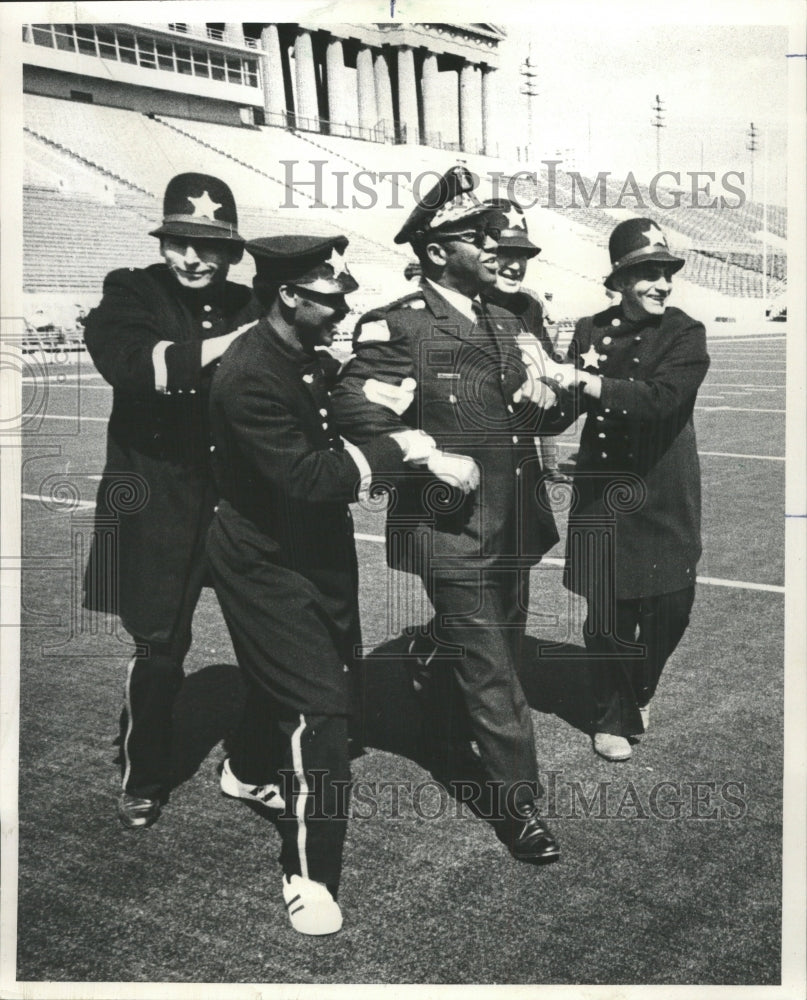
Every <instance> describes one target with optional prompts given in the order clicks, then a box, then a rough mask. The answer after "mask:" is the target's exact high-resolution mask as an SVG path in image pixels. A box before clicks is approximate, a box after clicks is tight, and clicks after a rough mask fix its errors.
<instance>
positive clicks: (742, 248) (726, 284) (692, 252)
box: [23, 94, 787, 319]
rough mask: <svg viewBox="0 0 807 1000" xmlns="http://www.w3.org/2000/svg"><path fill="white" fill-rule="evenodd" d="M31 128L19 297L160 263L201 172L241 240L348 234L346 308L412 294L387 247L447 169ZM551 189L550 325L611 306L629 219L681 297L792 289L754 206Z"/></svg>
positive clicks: (84, 115)
mask: <svg viewBox="0 0 807 1000" xmlns="http://www.w3.org/2000/svg"><path fill="white" fill-rule="evenodd" d="M24 127H25V131H26V137H25V157H26V166H25V173H24V234H23V235H24V290H25V293H26V294H27V295H29V296H35V295H46V294H47V295H50V296H57V295H58V294H61V293H63V294H64V295H65V296H68V297H71V296H72V297H73V298H75V296H76V295H77V294H78V293H83V294H84V295H85V297H86V296H87V295H90V294H92V293H95V294H100V288H101V282H102V280H103V277H104V275H105V274H106V273H107V272H108V271H109V270H110V269H111V268H113V267H116V266H123V265H127V266H141V265H143V264H146V263H148V262H151V261H153V260H154V259H155V245H154V241H153V240H152V239H151V238H150V237H148V235H147V233H148V228H149V226H150V225H151V224H152V223H154V222H155V221H156V220H157V219H158V218H159V215H160V211H161V204H160V199H161V197H162V192H163V190H164V188H165V185H166V183H167V182H168V180H169V179H170V177H172V176H173V175H174V174H176V173H178V172H181V171H182V170H186V169H197V170H204V171H206V172H209V173H212V174H217V175H220V176H222V177H225V178H226V179H227V182H228V183H229V184H230V185H231V187H232V188H233V191H234V192H235V195H236V199H237V202H238V204H239V207H240V212H241V220H242V222H241V230H242V232H243V233H244V235H245V236H246V237H247V238H254V237H257V236H263V235H272V234H278V233H281V232H297V231H300V230H302V229H309V230H310V228H311V226H312V224H315V225H316V227H317V228H318V229H320V231H322V232H323V233H330V232H334V231H340V232H344V233H346V235H348V237H349V238H350V240H351V250H350V259H351V262H352V266H353V269H354V271H355V272H356V274H357V277H358V279H359V281H360V282H361V285H362V288H361V291H360V292H359V293H358V294H357V296H356V297H355V298H356V301H355V303H354V305H355V306H356V308H357V309H361V308H366V307H368V306H371V305H374V304H376V303H377V302H378V301H380V300H389V299H390V298H392V297H393V296H395V295H398V294H404V293H405V292H406V291H407V290H409V289H410V288H411V285H409V284H408V283H407V282H406V280H405V279H404V277H403V270H404V267H405V265H406V263H407V262H408V261H409V260H411V253H410V252H409V250H408V248H401V247H397V246H395V245H394V244H393V243H392V235H393V234H394V233H395V232H396V231H397V229H398V227H399V226H400V223H401V221H402V220H403V218H404V217H405V214H406V213H407V212H408V211H409V207H411V201H412V197H413V190H412V189H413V187H414V188H415V189H417V188H418V183H417V180H416V178H417V177H418V175H423V177H424V180H423V181H422V183H421V185H420V187H421V193H423V192H424V191H425V190H427V189H428V186H430V183H433V180H432V175H433V172H435V171H440V172H441V171H442V170H444V169H445V168H446V166H447V165H448V163H447V162H446V161H447V158H449V157H450V156H451V154H449V153H447V152H445V151H437V150H432V149H429V148H428V147H425V146H399V145H385V144H378V143H369V142H364V141H361V140H357V139H350V138H344V137H338V136H326V135H320V134H317V133H302V132H295V131H293V130H290V129H285V128H280V127H272V126H262V127H258V126H250V125H244V126H241V127H238V126H230V125H222V124H214V123H210V122H203V121H199V120H196V119H194V120H189V119H182V118H177V117H171V116H166V115H153V114H142V113H138V112H135V111H131V110H125V109H121V108H112V107H105V106H100V105H86V104H81V103H77V102H66V101H63V100H58V99H55V98H49V97H42V96H38V95H33V94H26V95H25V96H24ZM283 161H286V165H284V162H283ZM316 161H320V166H317V165H316ZM323 161H324V162H323ZM462 161H463V162H464V163H466V164H467V165H468V166H469V167H470V168H471V169H472V170H474V171H476V172H477V173H478V174H479V175H480V176H482V177H489V176H490V175H491V174H498V175H499V176H500V177H508V176H510V175H511V174H513V173H515V172H517V170H519V169H523V165H518V164H508V163H506V162H504V161H501V160H497V159H493V158H489V157H483V156H478V155H466V154H462ZM288 164H291V166H288ZM359 171H367V172H368V175H369V178H370V179H369V180H368V176H365V177H364V184H365V190H362V189H361V188H360V187H359V186H354V184H355V180H354V179H355V178H356V176H357V173H358V172H359ZM385 171H386V172H392V171H399V172H400V171H405V172H406V173H407V174H408V177H404V176H401V175H400V174H398V176H396V177H394V178H393V177H391V176H387V177H384V176H383V174H384V172H385ZM318 172H319V177H320V180H321V184H320V186H319V187H318V188H315V187H314V185H313V184H312V183H311V182H312V181H313V180H314V178H315V177H316V176H317V173H318ZM547 180H548V178H547V175H546V171H545V170H544V173H543V174H542V176H541V177H540V178H539V186H538V194H539V198H541V200H542V207H540V208H534V209H531V210H528V218H530V224H531V226H535V227H536V230H535V231H536V232H539V233H545V234H546V238H545V239H542V245H543V246H544V252H543V254H542V256H541V258H540V266H541V268H542V271H541V275H540V280H541V282H542V285H543V287H544V288H545V289H546V288H551V289H553V290H556V292H557V294H556V295H555V312H556V317H555V318H557V319H567V318H572V317H574V316H576V315H580V314H581V313H582V312H584V311H587V310H589V309H593V308H599V306H600V305H603V304H604V299H603V296H602V288H601V284H600V282H601V278H602V276H601V274H600V272H601V271H603V269H604V266H605V261H606V260H607V257H606V255H605V253H604V250H605V248H606V247H607V240H608V235H609V234H610V232H611V230H612V229H613V227H614V225H615V224H616V223H617V222H618V221H619V220H620V219H621V218H624V217H626V215H627V214H636V215H645V216H648V217H650V218H653V219H655V220H656V221H657V222H658V223H659V225H661V226H663V227H664V229H665V231H666V232H667V233H668V236H669V238H670V240H671V243H672V244H673V246H674V247H676V248H677V249H678V250H679V251H680V252H682V253H683V254H684V255H685V256H686V258H687V269H686V274H685V278H686V281H688V282H691V283H694V284H696V285H700V286H701V287H703V288H704V289H709V290H711V291H713V292H715V293H717V294H718V295H721V296H728V297H734V298H750V299H753V298H760V297H761V296H763V294H764V295H766V296H767V298H774V297H776V296H778V295H780V294H781V293H782V292H783V290H784V288H785V287H786V280H787V258H786V254H785V252H784V250H783V246H784V244H783V242H782V241H783V239H784V236H785V233H786V221H787V220H786V213H785V210H784V209H782V208H780V207H778V206H769V207H768V209H767V213H766V222H767V226H768V231H769V232H770V233H772V234H773V237H772V238H771V239H770V244H769V245H768V246H766V248H765V252H763V244H762V240H761V239H760V235H761V227H762V225H763V208H762V206H761V205H759V204H757V203H746V204H744V205H742V206H741V207H739V208H723V209H722V210H721V209H719V208H717V207H715V208H693V207H692V206H691V204H690V200H691V196H689V195H688V193H684V192H681V193H680V195H679V197H680V201H681V204H680V206H679V207H675V208H668V209H661V208H658V207H656V206H655V205H654V204H653V201H652V198H651V197H650V192H649V191H648V190H647V188H646V187H643V186H642V185H637V189H638V190H639V192H640V194H641V198H642V204H640V205H637V204H634V203H632V201H631V199H630V197H623V199H622V202H621V206H620V208H617V209H615V208H613V206H614V205H615V204H616V203H617V201H618V200H619V195H620V193H621V192H622V190H623V184H622V182H620V181H619V180H618V179H616V178H612V177H608V178H606V179H605V182H604V187H602V188H599V187H598V191H599V190H602V191H604V192H605V205H602V204H600V203H599V202H600V199H599V197H596V198H594V200H593V201H592V203H591V205H590V206H588V207H587V206H585V205H584V204H583V202H584V201H585V199H584V198H582V197H581V194H580V182H582V184H583V185H585V188H586V190H588V191H591V190H592V188H593V187H594V181H593V180H592V179H591V178H585V177H583V178H580V180H579V181H577V195H576V197H575V199H574V201H575V202H576V204H571V201H572V199H571V198H570V192H571V191H572V189H573V184H574V178H573V177H572V176H571V175H570V174H568V173H566V172H565V171H563V170H562V169H561V168H557V169H556V171H555V184H556V187H557V191H558V194H559V196H558V198H557V201H556V202H555V203H553V202H552V201H551V200H550V201H549V203H548V204H544V201H545V199H544V195H545V193H546V191H547ZM367 187H369V189H370V192H371V193H370V194H368V193H367ZM415 193H417V190H416V192H415ZM499 193H504V191H503V189H502V190H500V192H499ZM665 197H669V192H668V193H665ZM317 199H320V203H319V204H318V203H317ZM354 199H355V200H354ZM371 203H372V205H371ZM284 205H285V206H286V207H283V206H284ZM290 206H294V208H292V207H290ZM55 219H58V220H59V225H58V226H54V224H53V222H54V220H55ZM763 259H764V260H765V263H766V265H767V272H768V278H767V283H763V277H762V267H763ZM250 275H251V264H250V262H249V261H245V262H244V263H242V264H241V265H239V267H238V268H235V269H234V272H233V277H234V278H235V279H236V280H241V281H249V279H250Z"/></svg>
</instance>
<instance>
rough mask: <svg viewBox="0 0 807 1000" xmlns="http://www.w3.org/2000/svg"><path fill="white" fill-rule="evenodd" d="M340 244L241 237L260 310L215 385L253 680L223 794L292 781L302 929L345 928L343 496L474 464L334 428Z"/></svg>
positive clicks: (287, 792) (288, 866)
mask: <svg viewBox="0 0 807 1000" xmlns="http://www.w3.org/2000/svg"><path fill="white" fill-rule="evenodd" d="M347 242H348V241H347V240H346V239H345V238H344V237H343V236H339V237H320V236H302V235H300V236H286V237H269V238H266V239H260V240H254V241H253V242H251V243H248V244H247V250H248V251H249V252H250V253H251V254H252V255H253V256H254V258H255V265H256V274H255V278H254V282H253V284H254V288H255V293H256V296H257V297H258V299H259V301H260V303H261V307H262V310H263V312H264V316H263V318H262V319H261V320H260V322H259V323H258V324H257V325H256V326H255V327H254V328H253V329H251V330H249V331H248V332H247V333H245V334H244V336H243V337H242V338H241V339H240V340H239V342H238V343H237V344H236V345H234V346H233V348H232V349H231V350H230V351H228V353H227V356H226V357H225V358H224V359H223V361H222V364H221V366H220V368H219V369H218V371H217V373H216V376H215V379H214V381H213V388H212V392H211V411H210V412H211V427H212V432H213V438H214V447H215V451H214V460H213V461H214V467H215V474H216V480H217V482H218V485H219V490H220V495H221V499H220V501H219V506H218V510H217V513H216V516H215V518H214V519H213V523H212V524H211V527H210V532H209V535H208V556H209V560H210V568H211V572H212V575H213V580H214V584H215V587H216V592H217V594H218V597H219V602H220V603H221V607H222V610H223V612H224V617H225V620H226V622H227V626H228V628H229V630H230V635H231V636H232V640H233V646H234V648H235V652H236V656H237V658H238V662H239V665H240V666H241V668H242V670H243V672H244V675H245V680H246V683H247V688H248V698H247V711H246V714H245V717H244V720H243V723H242V731H241V734H240V739H239V741H238V742H237V744H236V747H235V748H234V752H233V754H232V756H231V757H230V758H229V759H228V760H227V761H225V764H224V770H223V772H222V789H224V790H225V791H227V792H228V794H235V795H236V796H237V797H240V798H247V799H249V798H254V795H251V794H250V787H251V786H252V785H254V784H258V783H260V782H265V781H266V778H267V769H269V770H271V769H274V770H275V773H276V774H277V776H278V777H279V778H282V777H285V778H286V779H287V780H284V781H282V782H281V781H278V784H279V785H280V787H281V788H282V789H283V803H281V805H282V804H285V807H286V808H285V809H284V810H283V811H282V812H281V813H280V814H279V815H278V825H279V828H280V833H281V838H282V842H283V843H282V850H281V857H280V861H281V866H282V868H283V873H284V874H283V895H284V898H285V901H286V906H287V909H288V913H289V918H290V920H291V923H292V926H293V927H294V929H295V930H297V931H299V932H300V933H303V934H330V933H334V932H335V931H338V930H339V929H340V927H341V925H342V915H341V912H340V909H339V906H338V904H337V903H336V900H335V897H336V893H337V889H338V885H339V878H340V873H341V866H342V845H343V842H344V837H345V831H346V825H347V799H348V784H349V780H350V766H349V758H348V716H349V714H350V709H351V706H350V692H349V667H350V666H351V665H352V663H353V659H354V655H355V650H356V647H357V645H358V644H359V642H360V633H359V614H358V569H357V561H356V552H355V548H354V542H353V527H352V519H351V515H350V511H349V508H348V504H349V503H351V502H352V501H355V500H356V499H358V497H359V493H360V491H361V490H362V489H366V488H369V487H370V486H371V485H372V483H373V482H374V480H375V479H376V478H377V476H378V475H379V474H380V475H381V476H382V478H383V479H384V480H386V477H387V474H388V473H389V472H402V471H403V470H404V469H405V468H406V465H405V463H406V462H416V463H421V462H422V463H424V465H425V466H426V467H427V468H430V469H432V470H434V471H435V472H436V473H437V474H438V475H441V476H443V477H448V478H450V479H451V481H453V482H458V483H459V484H460V485H461V488H462V489H464V490H471V489H473V488H474V487H475V486H476V485H477V484H478V481H479V479H478V471H477V469H476V466H475V465H474V463H473V461H472V460H471V459H469V458H464V457H461V456H443V455H442V454H441V453H440V452H439V451H438V450H437V449H436V448H435V443H434V441H433V439H432V438H430V437H428V436H427V435H425V434H421V433H419V432H418V431H416V430H411V429H408V428H406V427H401V426H397V425H396V426H393V427H392V428H390V430H391V433H381V434H379V435H378V436H375V437H372V438H368V439H367V440H366V441H365V442H364V443H363V444H362V445H361V448H358V447H355V446H354V445H352V444H345V443H344V442H343V441H342V439H341V438H340V436H339V430H338V429H337V426H336V425H335V423H334V419H333V416H332V415H331V400H330V384H331V380H330V379H329V377H328V374H326V371H325V370H324V369H323V359H322V356H321V354H320V353H319V352H318V351H317V348H318V347H320V346H322V345H329V344H330V343H331V341H332V340H333V334H334V332H335V328H336V326H337V325H338V323H339V322H341V321H342V320H343V319H344V318H345V316H346V315H347V313H348V307H347V304H346V301H345V295H346V293H349V292H352V291H354V290H355V289H356V288H357V287H358V286H357V284H356V281H355V280H354V279H353V277H352V276H351V274H350V272H349V271H348V270H347V267H346V264H345V261H344V256H343V255H344V251H345V248H346V247H347ZM379 388H381V387H379ZM278 765H280V767H279V768H278ZM271 784H274V782H271ZM239 789H243V794H239ZM267 804H269V805H271V802H267Z"/></svg>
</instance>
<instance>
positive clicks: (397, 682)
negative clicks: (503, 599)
mask: <svg viewBox="0 0 807 1000" xmlns="http://www.w3.org/2000/svg"><path fill="white" fill-rule="evenodd" d="M409 643H410V637H409V636H406V635H401V636H398V637H397V638H395V639H392V640H390V641H388V642H385V643H383V644H382V645H381V646H378V647H376V649H374V650H373V651H372V652H371V653H370V654H369V655H368V656H367V657H365V659H364V660H362V661H361V663H360V665H359V673H360V678H361V681H360V688H361V691H362V719H363V725H364V731H363V734H362V735H363V739H364V744H365V746H372V747H376V748H378V749H380V750H388V751H390V752H391V753H402V754H404V755H405V756H407V757H412V759H417V754H418V753H419V752H420V748H422V746H423V743H424V740H425V742H426V743H428V740H429V737H430V736H431V735H432V734H431V733H430V732H429V730H430V728H431V727H432V726H434V725H437V726H439V727H440V728H441V729H444V730H448V729H450V728H451V726H452V724H459V723H458V720H459V718H460V716H461V714H462V708H461V705H460V702H459V696H458V693H457V692H456V690H455V689H454V685H453V681H452V679H451V666H450V661H449V660H446V659H443V660H435V661H433V667H432V671H431V678H432V680H431V683H433V684H434V690H433V692H432V693H431V695H430V696H429V697H425V696H424V695H423V694H421V695H418V694H417V693H416V692H415V688H414V685H413V683H412V681H413V677H412V675H413V671H414V670H415V669H416V666H417V665H416V661H415V660H414V659H413V657H412V656H410V655H407V654H408V649H409ZM591 671H592V664H591V662H590V660H588V658H587V653H586V650H585V649H584V648H583V647H582V646H577V645H573V644H571V643H551V642H546V641H544V640H541V639H536V638H535V637H533V636H526V637H525V639H524V642H523V645H522V647H521V656H520V664H519V676H520V679H521V685H522V687H523V689H524V694H525V696H526V698H527V701H528V703H529V705H530V707H531V708H534V709H535V710H536V711H538V712H542V713H544V714H546V715H557V716H558V717H559V718H561V719H563V720H564V722H567V723H568V724H569V725H570V726H572V727H573V728H575V729H579V730H580V731H582V732H585V733H588V732H589V731H590V726H591V718H592V714H593V713H592V705H593V702H592V684H591V679H592V673H591Z"/></svg>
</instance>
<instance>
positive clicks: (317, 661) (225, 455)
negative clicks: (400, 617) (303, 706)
mask: <svg viewBox="0 0 807 1000" xmlns="http://www.w3.org/2000/svg"><path fill="white" fill-rule="evenodd" d="M331 382H332V377H329V376H328V375H327V374H325V372H324V371H323V367H322V364H321V361H320V358H318V357H315V358H312V357H309V356H307V355H305V354H303V352H302V351H297V350H294V349H292V348H291V347H290V346H289V345H287V344H286V343H284V341H283V340H282V339H281V338H280V337H279V336H278V334H277V333H276V332H275V331H274V330H273V328H272V326H271V325H270V323H269V321H268V320H266V319H262V320H261V321H260V323H258V324H257V325H256V326H255V327H254V328H253V329H252V330H248V331H247V332H246V333H244V334H242V336H241V337H240V338H239V339H238V340H237V341H236V343H235V344H233V346H232V347H231V348H230V349H229V350H228V351H227V354H226V356H225V357H224V358H223V360H222V363H221V365H220V367H219V369H218V371H217V372H216V376H215V378H214V380H213V388H212V392H211V400H210V417H211V428H212V432H213V441H214V449H215V450H214V452H213V465H214V471H215V478H216V481H217V483H218V487H219V493H220V497H221V499H220V501H219V506H218V513H217V515H216V519H215V521H214V524H213V529H212V531H213V532H214V534H215V542H212V541H211V559H213V561H214V566H215V569H216V574H217V580H216V586H217V588H218V587H219V586H220V585H221V586H225V587H226V588H227V589H228V590H229V591H230V592H231V594H235V595H237V596H236V597H235V599H236V600H238V601H240V602H243V606H244V608H246V609H249V608H250V607H252V606H258V607H259V606H260V602H261V601H262V600H265V599H266V595H267V592H269V591H268V590H267V584H266V580H267V578H268V579H269V580H270V582H271V586H272V587H277V588H280V589H281V590H282V595H283V597H282V600H283V602H284V606H286V607H288V609H289V611H288V617H289V621H288V628H287V629H285V630H284V632H283V634H282V635H278V634H277V629H276V626H274V625H273V624H272V621H273V620H272V619H271V617H269V616H267V617H266V618H264V617H262V616H261V615H260V614H256V615H255V616H254V622H253V625H252V630H253V636H252V639H251V641H253V642H257V643H258V646H259V647H260V648H263V649H264V650H266V651H272V655H275V656H276V659H279V660H281V661H282V660H286V661H289V660H292V661H293V662H295V663H296V664H297V665H298V666H300V665H303V666H304V665H306V664H310V668H306V672H307V675H310V676H311V677H313V676H315V675H317V672H318V671H322V669H323V667H324V666H325V665H326V664H328V663H329V662H330V660H331V658H332V656H333V643H335V644H336V647H337V648H338V649H339V650H340V655H341V657H342V660H343V662H350V660H351V657H352V651H353V649H354V647H355V644H356V643H358V642H360V638H361V637H360V633H359V621H358V568H357V565H356V552H355V547H354V541H353V522H352V517H351V514H350V510H349V508H348V504H349V503H351V502H352V501H355V500H356V499H357V498H358V496H359V493H360V488H364V487H367V486H369V483H366V482H365V483H362V473H361V470H360V468H359V466H358V464H357V462H356V461H354V459H353V457H351V455H350V454H349V453H348V451H346V450H345V447H344V443H343V442H342V439H341V438H340V436H339V432H338V430H337V429H336V427H335V425H334V422H333V417H332V415H331V405H330V384H331ZM361 451H362V453H363V455H364V459H365V461H366V462H367V464H368V465H369V467H370V472H371V475H372V473H373V471H374V470H375V471H376V472H377V471H378V470H379V469H384V470H386V469H390V468H391V469H394V470H397V471H400V470H401V469H402V468H403V452H402V450H401V448H400V447H399V445H398V444H396V442H395V441H393V440H392V438H390V437H388V436H387V435H383V436H381V437H379V438H377V439H375V440H374V441H371V442H368V443H367V444H366V445H364V446H363V447H362V449H361ZM365 473H366V470H365ZM267 575H268V576H267ZM270 589H271V588H270ZM298 608H305V609H306V612H307V613H308V614H310V613H311V609H312V608H316V609H317V611H316V613H317V614H318V615H319V616H320V617H321V619H323V620H324V621H325V623H326V628H327V631H323V632H321V633H319V634H317V635H304V636H299V635H297V634H296V633H295V632H294V620H295V617H296V611H297V609H298ZM326 635H330V640H329V641H327V642H326V641H324V637H325V636H326ZM318 643H319V645H318ZM281 654H282V655H281Z"/></svg>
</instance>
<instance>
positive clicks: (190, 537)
mask: <svg viewBox="0 0 807 1000" xmlns="http://www.w3.org/2000/svg"><path fill="white" fill-rule="evenodd" d="M256 318H257V309H256V307H255V305H254V300H253V299H252V292H251V290H250V289H249V288H247V287H245V286H243V285H238V284H235V283H233V282H225V283H224V284H221V285H216V286H212V287H210V288H209V289H205V290H200V291H198V292H197V291H189V290H187V289H185V288H183V287H182V286H181V285H180V284H179V282H178V281H177V280H176V278H175V277H174V276H173V275H172V274H171V272H170V271H169V269H168V267H167V266H166V265H164V264H154V265H152V266H150V267H147V268H145V269H142V270H141V269H135V268H125V269H121V270H117V271H112V272H111V273H110V274H108V275H107V277H106V279H105V281H104V291H103V298H102V299H101V302H100V304H99V305H98V307H97V308H96V309H93V310H92V311H91V312H90V314H89V315H88V316H87V320H86V327H85V334H84V336H85V341H86V344H87V349H88V351H89V353H90V356H91V357H92V360H93V362H94V363H95V366H96V368H97V369H98V371H99V372H100V373H101V374H102V375H103V376H104V378H105V379H106V381H107V382H109V383H110V385H112V387H113V402H112V413H111V415H110V418H109V427H108V432H107V452H106V465H105V468H104V473H103V477H102V481H101V485H100V488H99V490H98V500H97V508H96V530H95V533H94V538H93V544H92V548H91V552H90V557H89V562H88V564H87V570H86V574H85V588H84V603H85V607H88V608H90V609H91V610H96V611H106V612H111V613H117V614H119V615H120V617H121V620H122V621H123V624H124V626H125V628H126V629H127V630H128V631H129V632H130V633H131V634H133V635H135V636H137V637H138V638H142V639H145V640H147V641H150V642H165V641H168V640H169V639H170V638H171V635H172V632H173V630H174V626H175V624H176V622H177V616H178V613H179V609H180V607H181V604H182V600H183V596H184V593H185V589H186V585H187V581H188V578H189V574H190V573H191V571H192V568H194V567H195V566H196V565H197V563H198V560H199V559H201V558H203V554H204V539H205V533H206V530H207V526H208V524H209V522H210V519H211V517H212V515H213V507H214V505H215V501H216V494H215V488H214V485H213V477H212V472H211V467H210V435H209V424H208V395H209V388H210V379H211V375H212V370H213V368H214V367H215V366H214V365H213V364H211V365H207V366H206V367H204V368H203V367H202V363H201V360H202V359H201V352H202V341H203V340H205V339H207V338H209V337H217V336H220V335H221V334H224V333H228V332H231V331H232V330H234V329H237V328H238V327H239V326H240V325H243V324H245V323H248V322H250V321H254V320H255V319H256Z"/></svg>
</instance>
